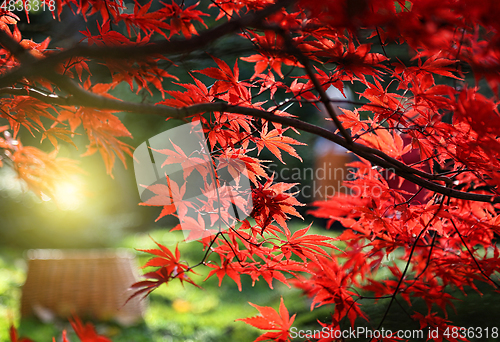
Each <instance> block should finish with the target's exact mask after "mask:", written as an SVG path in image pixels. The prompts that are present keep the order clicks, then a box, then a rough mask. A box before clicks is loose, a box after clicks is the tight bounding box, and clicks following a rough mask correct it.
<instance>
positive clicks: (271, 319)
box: [237, 298, 296, 342]
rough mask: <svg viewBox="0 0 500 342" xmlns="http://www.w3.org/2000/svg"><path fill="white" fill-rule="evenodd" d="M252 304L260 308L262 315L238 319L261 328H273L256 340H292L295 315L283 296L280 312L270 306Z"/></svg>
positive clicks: (278, 341) (281, 341)
mask: <svg viewBox="0 0 500 342" xmlns="http://www.w3.org/2000/svg"><path fill="white" fill-rule="evenodd" d="M249 304H250V305H251V306H253V307H254V308H256V309H257V310H259V313H260V316H255V317H250V318H240V319H237V321H242V322H245V323H247V324H250V325H251V326H254V327H256V328H259V329H261V330H272V331H269V332H266V333H265V334H263V335H261V336H260V337H258V338H257V339H256V340H255V341H254V342H258V341H267V340H273V341H276V342H286V341H291V339H290V327H291V326H292V324H293V321H294V320H295V316H296V315H293V316H292V317H290V315H289V313H288V310H287V308H286V307H285V304H284V303H283V298H281V302H280V307H279V313H278V312H276V310H274V309H273V308H271V307H269V306H259V305H256V304H252V303H249Z"/></svg>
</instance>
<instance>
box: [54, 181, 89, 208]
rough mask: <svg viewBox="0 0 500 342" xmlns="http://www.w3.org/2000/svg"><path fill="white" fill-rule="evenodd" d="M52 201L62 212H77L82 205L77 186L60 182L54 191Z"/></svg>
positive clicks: (80, 194)
mask: <svg viewBox="0 0 500 342" xmlns="http://www.w3.org/2000/svg"><path fill="white" fill-rule="evenodd" d="M54 200H55V202H56V203H57V205H58V206H59V208H61V209H62V210H77V209H78V208H79V207H80V206H81V205H82V203H83V194H82V191H81V188H80V186H79V184H75V183H72V182H62V183H60V184H58V185H57V186H56V188H55V190H54Z"/></svg>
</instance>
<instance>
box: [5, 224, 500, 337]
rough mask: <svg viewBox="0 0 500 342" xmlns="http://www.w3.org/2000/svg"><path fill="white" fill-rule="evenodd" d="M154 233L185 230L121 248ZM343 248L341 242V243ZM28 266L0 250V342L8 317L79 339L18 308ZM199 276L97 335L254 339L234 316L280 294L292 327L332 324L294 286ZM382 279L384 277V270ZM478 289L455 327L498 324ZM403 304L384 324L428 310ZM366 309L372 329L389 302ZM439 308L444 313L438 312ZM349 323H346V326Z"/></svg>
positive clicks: (40, 331)
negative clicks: (136, 318)
mask: <svg viewBox="0 0 500 342" xmlns="http://www.w3.org/2000/svg"><path fill="white" fill-rule="evenodd" d="M304 226H305V225H304V224H294V225H291V227H290V228H291V230H292V231H294V230H297V229H300V228H303V227H304ZM310 233H320V234H332V235H333V234H334V233H332V232H326V231H324V230H322V229H321V228H315V227H313V228H312V229H311V231H310ZM151 238H153V239H154V240H156V241H157V242H159V243H162V244H165V245H167V246H169V247H170V248H175V245H176V243H177V242H178V241H180V240H181V239H182V234H181V233H171V232H168V231H166V230H155V231H152V232H151V233H149V234H134V235H131V236H129V237H127V238H126V239H124V240H123V241H122V242H121V243H120V244H119V245H118V246H116V247H125V248H131V249H133V248H139V249H145V248H153V247H155V244H154V242H153V241H152V239H151ZM200 247H201V245H200V244H199V243H198V242H190V243H181V244H179V248H180V250H181V255H182V258H183V259H184V260H186V261H188V262H189V264H196V263H197V262H199V261H200V260H201V258H202V257H203V255H204V252H203V251H202V250H201V248H200ZM339 247H341V244H339ZM136 253H137V258H138V264H144V263H145V262H146V260H147V259H148V255H147V254H145V253H142V252H136ZM25 270H26V265H25V262H24V254H23V251H19V250H12V249H10V250H9V249H5V248H4V249H3V250H2V251H1V252H0V341H9V337H8V328H9V325H10V322H12V321H13V322H15V324H16V326H18V327H19V332H20V334H21V335H23V336H26V337H29V338H31V339H33V340H34V341H37V342H43V341H47V342H49V341H52V336H55V337H56V339H59V338H60V336H61V332H62V330H63V329H66V330H67V331H68V333H69V338H70V340H71V341H78V339H77V338H76V336H75V335H74V334H73V332H72V329H71V327H70V325H69V324H68V322H65V321H60V320H57V321H54V322H51V323H49V324H43V323H41V322H39V321H38V320H36V319H23V320H22V321H21V320H20V319H19V314H18V306H19V303H20V294H21V290H20V286H21V285H22V284H23V282H24V279H25ZM196 271H197V272H198V273H200V274H199V275H195V276H193V277H192V278H193V279H194V280H195V282H196V283H197V284H200V285H201V286H202V287H203V288H202V289H199V288H196V287H194V286H192V285H190V284H185V286H184V287H183V286H182V285H181V284H180V283H179V282H177V281H173V282H171V283H169V284H168V285H166V286H161V287H160V288H158V289H157V290H155V291H154V292H153V293H152V294H151V295H150V296H149V298H148V299H147V301H148V309H147V311H146V314H145V317H144V322H142V323H140V324H138V325H135V326H131V327H124V326H120V325H118V324H115V323H99V322H95V325H96V328H97V330H98V332H100V333H102V334H105V335H107V336H109V337H110V338H111V339H112V340H113V341H114V342H143V341H144V342H146V341H148V342H160V341H161V342H168V341H183V342H184V341H193V342H195V341H207V342H210V341H218V342H219V341H220V342H226V341H227V342H230V341H242V342H246V341H253V340H255V338H257V336H259V335H260V334H261V333H262V331H260V330H258V329H255V328H253V327H251V326H249V325H247V324H245V323H243V322H235V319H237V318H245V317H251V316H255V315H257V314H258V312H257V310H256V309H254V308H253V307H252V306H250V305H249V304H248V302H252V303H255V304H257V305H261V306H272V307H274V308H276V309H277V308H278V305H279V301H280V297H281V296H283V298H284V301H285V305H286V306H287V308H288V309H289V311H290V314H294V313H297V318H296V323H295V324H294V326H296V327H298V328H299V329H316V330H317V329H320V328H321V326H320V325H319V323H318V322H317V320H320V321H323V322H328V321H329V320H330V315H331V313H332V310H333V307H332V306H324V307H321V308H318V309H316V310H314V311H312V312H311V311H309V308H310V303H311V301H310V299H308V298H306V297H303V296H302V295H301V293H300V291H299V290H297V289H289V288H288V287H287V286H285V285H284V284H281V283H279V282H277V281H275V282H274V283H273V285H274V288H275V289H274V290H271V289H269V287H268V285H267V283H265V281H263V280H261V281H258V282H256V283H255V285H254V286H252V282H251V280H250V278H249V277H248V276H242V285H243V291H242V292H240V291H238V287H237V285H236V284H235V283H234V282H233V281H232V280H231V279H230V278H228V277H226V278H225V279H224V281H223V282H222V284H221V286H220V287H219V282H218V279H217V278H216V277H213V278H210V279H209V280H207V281H205V282H203V279H204V278H205V277H206V275H207V273H208V270H207V268H203V267H201V268H198V269H196ZM380 276H387V275H385V274H384V273H383V272H382V273H380ZM480 289H481V290H482V291H483V292H484V293H485V294H484V295H483V296H480V295H479V294H477V293H475V292H471V291H469V293H468V296H464V295H462V294H461V293H460V292H459V291H457V290H450V293H451V294H452V295H453V296H455V297H457V298H459V299H460V300H459V301H457V302H455V308H456V313H454V312H453V310H452V309H449V310H448V312H449V314H450V316H449V319H450V320H453V321H454V323H455V325H458V326H464V327H490V328H491V327H494V326H498V327H500V324H499V323H498V318H497V313H498V311H499V310H500V296H499V295H498V293H494V292H492V291H491V289H490V288H489V287H487V286H482V287H480ZM399 302H400V304H401V306H400V305H398V304H397V303H394V304H393V306H392V308H391V311H390V313H389V315H388V316H387V318H386V320H385V323H384V328H386V329H391V330H393V331H394V330H397V329H418V326H416V325H415V323H414V322H412V321H411V320H410V319H409V318H408V316H407V313H410V314H411V313H412V312H413V311H419V312H421V313H425V312H426V311H427V309H426V306H425V304H424V303H422V302H419V301H418V300H416V301H414V302H413V303H412V304H413V306H412V307H409V306H408V304H407V303H405V302H404V301H403V300H401V299H399ZM362 303H363V310H364V311H365V312H366V313H367V314H368V316H369V317H370V320H371V323H370V324H371V325H373V326H370V325H368V323H366V322H363V321H357V322H356V326H361V325H363V326H367V327H369V328H371V329H374V328H375V327H376V325H377V324H378V322H379V321H380V319H381V318H382V316H383V314H384V311H385V309H386V307H387V304H388V301H387V300H385V301H384V300H381V301H380V302H379V303H378V304H374V301H373V300H368V299H366V300H363V301H362ZM436 311H438V312H440V310H439V309H436ZM343 324H344V325H345V328H346V329H347V327H348V322H344V323H343Z"/></svg>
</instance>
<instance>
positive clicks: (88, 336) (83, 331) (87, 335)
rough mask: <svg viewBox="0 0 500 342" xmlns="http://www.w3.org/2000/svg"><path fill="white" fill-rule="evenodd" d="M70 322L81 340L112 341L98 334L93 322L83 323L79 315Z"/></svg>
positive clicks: (82, 341) (84, 341)
mask: <svg viewBox="0 0 500 342" xmlns="http://www.w3.org/2000/svg"><path fill="white" fill-rule="evenodd" d="M69 322H70V323H71V326H72V327H73V330H74V331H75V333H76V335H77V336H78V337H79V338H80V341H81V342H112V341H111V340H110V339H109V338H107V337H104V336H102V335H99V334H97V332H96V331H95V328H94V326H93V325H92V324H91V323H86V324H85V325H83V323H82V321H81V320H80V318H78V317H77V316H75V317H74V318H73V319H70V320H69Z"/></svg>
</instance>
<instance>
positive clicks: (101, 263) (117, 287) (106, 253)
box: [21, 250, 145, 324]
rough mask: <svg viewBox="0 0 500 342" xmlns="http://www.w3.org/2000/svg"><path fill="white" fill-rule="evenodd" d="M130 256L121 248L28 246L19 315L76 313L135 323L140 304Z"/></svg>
mask: <svg viewBox="0 0 500 342" xmlns="http://www.w3.org/2000/svg"><path fill="white" fill-rule="evenodd" d="M136 281H137V272H136V265H135V263H134V256H133V254H131V253H130V252H128V251H123V250H30V251H28V275H27V278H26V282H25V284H24V286H23V288H22V299H21V316H22V317H27V316H31V315H37V316H39V317H40V316H43V315H46V316H47V315H48V316H50V315H52V316H56V317H61V318H67V317H71V316H73V315H78V316H79V317H82V318H84V317H85V318H91V319H96V320H116V321H118V322H119V323H122V324H134V323H136V322H138V321H140V320H141V319H142V314H143V312H144V309H145V302H144V301H141V300H140V299H139V298H133V299H132V300H130V301H129V302H128V303H127V304H126V305H124V304H125V302H126V301H127V299H128V298H129V297H130V295H131V294H132V291H131V290H130V285H132V284H133V283H134V282H136Z"/></svg>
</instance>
